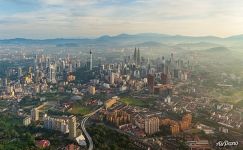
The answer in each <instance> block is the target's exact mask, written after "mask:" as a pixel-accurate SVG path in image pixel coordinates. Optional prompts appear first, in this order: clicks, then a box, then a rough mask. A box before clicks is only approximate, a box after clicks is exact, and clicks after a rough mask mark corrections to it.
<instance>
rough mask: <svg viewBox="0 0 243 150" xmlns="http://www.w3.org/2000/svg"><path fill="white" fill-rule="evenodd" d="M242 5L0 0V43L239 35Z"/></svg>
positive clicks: (188, 0)
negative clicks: (124, 36) (125, 36)
mask: <svg viewBox="0 0 243 150" xmlns="http://www.w3.org/2000/svg"><path fill="white" fill-rule="evenodd" d="M242 14H243V1H241V0H0V35H1V36H0V38H1V39H4V38H16V37H24V38H40V39H42V38H62V37H63V38H81V37H97V36H101V35H117V34H121V33H128V34H136V33H163V34H172V35H175V34H180V35H193V36H205V35H212V36H220V37H226V36H231V35H236V34H242V33H243V15H242Z"/></svg>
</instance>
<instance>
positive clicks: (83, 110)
mask: <svg viewBox="0 0 243 150" xmlns="http://www.w3.org/2000/svg"><path fill="white" fill-rule="evenodd" d="M91 110H92V109H91V108H89V107H86V106H80V105H75V106H73V107H72V110H70V111H69V112H70V113H72V114H75V115H86V114H88V113H90V112H91Z"/></svg>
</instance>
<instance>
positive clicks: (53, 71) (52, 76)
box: [49, 64, 56, 83]
mask: <svg viewBox="0 0 243 150" xmlns="http://www.w3.org/2000/svg"><path fill="white" fill-rule="evenodd" d="M49 81H50V82H51V83H56V65H55V64H50V66H49Z"/></svg>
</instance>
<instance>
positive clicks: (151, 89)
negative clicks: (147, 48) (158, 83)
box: [147, 74, 155, 93]
mask: <svg viewBox="0 0 243 150" xmlns="http://www.w3.org/2000/svg"><path fill="white" fill-rule="evenodd" d="M147 78H148V89H149V92H150V93H154V82H155V76H154V75H153V74H148V76H147Z"/></svg>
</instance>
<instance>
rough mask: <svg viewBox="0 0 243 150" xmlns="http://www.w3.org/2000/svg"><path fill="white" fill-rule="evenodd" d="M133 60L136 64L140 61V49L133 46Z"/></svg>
mask: <svg viewBox="0 0 243 150" xmlns="http://www.w3.org/2000/svg"><path fill="white" fill-rule="evenodd" d="M133 60H134V63H135V64H136V65H139V64H140V63H141V57H140V50H139V48H138V49H137V48H135V50H134V54H133Z"/></svg>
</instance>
